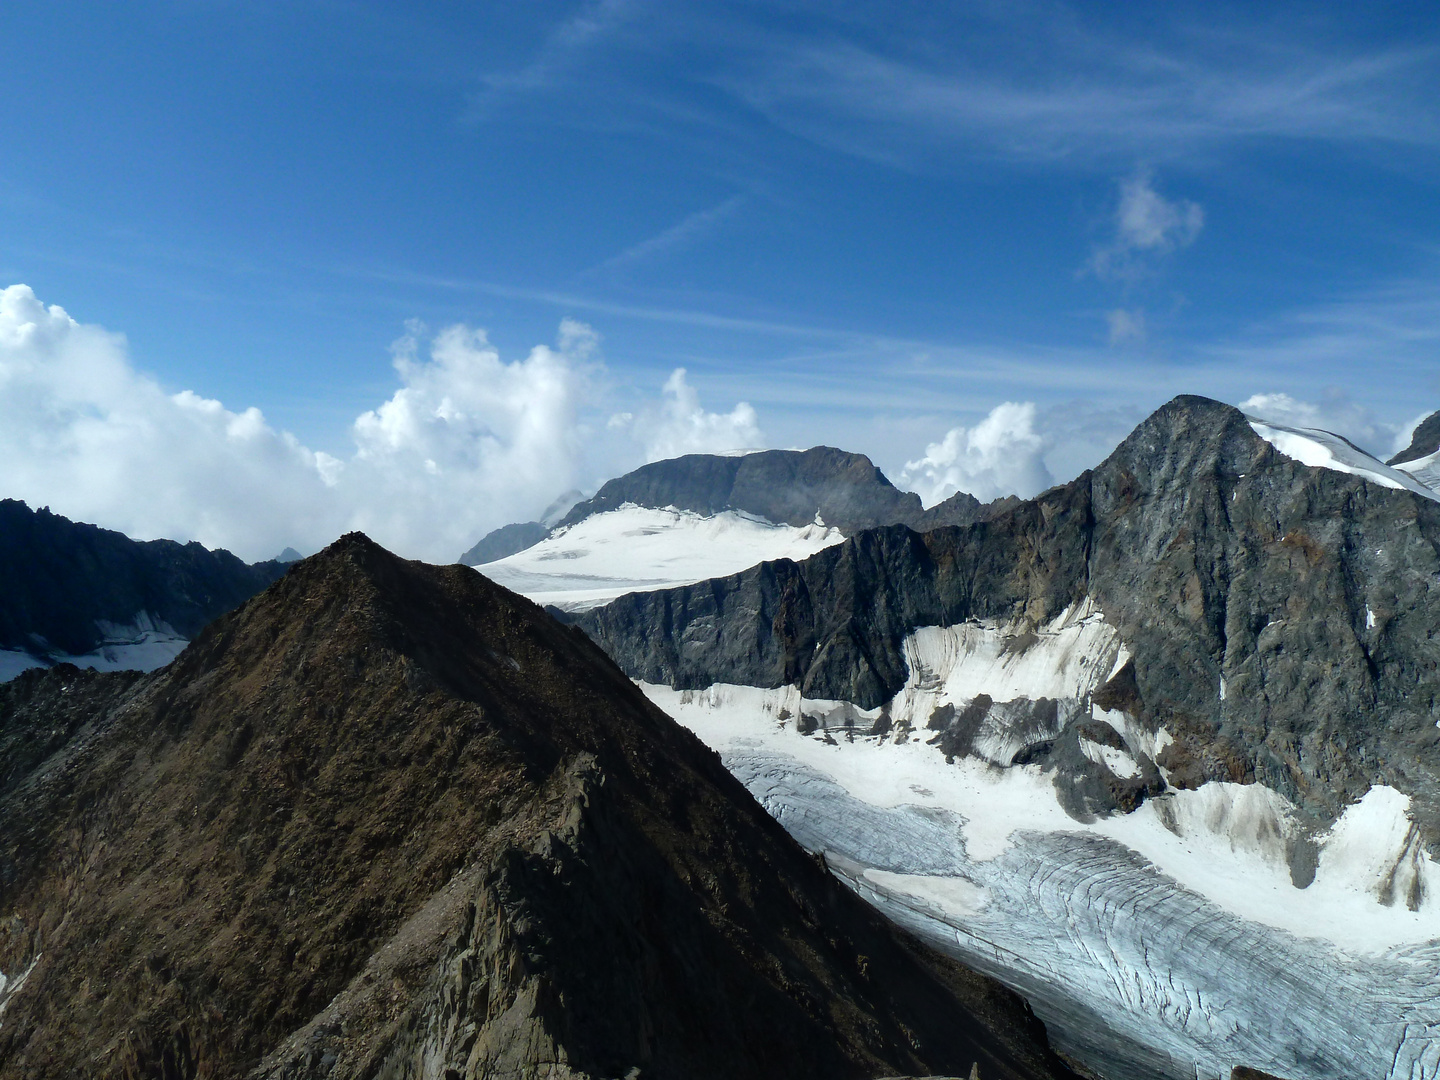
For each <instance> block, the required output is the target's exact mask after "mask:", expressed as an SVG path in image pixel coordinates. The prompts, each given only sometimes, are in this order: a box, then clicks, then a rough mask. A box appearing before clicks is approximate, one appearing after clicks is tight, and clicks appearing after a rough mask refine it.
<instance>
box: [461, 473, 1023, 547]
mask: <svg viewBox="0 0 1440 1080" xmlns="http://www.w3.org/2000/svg"><path fill="white" fill-rule="evenodd" d="M1018 501H1019V500H1017V499H1014V498H1013V497H1010V498H1006V499H998V500H996V501H995V502H993V503H989V504H985V505H982V504H981V503H980V502H979V500H977V499H976V498H975V497H974V496H973V495H967V494H965V493H964V492H957V493H956V494H954V495H952V496H950V498H948V499H946V500H945V501H944V502H941V503H939V504H937V505H936V506H932V507H931V508H930V509H929V510H926V509H925V508H924V506H923V505H921V502H920V496H918V495H916V494H915V493H914V492H910V491H900V490H898V489H897V488H896V487H895V486H894V485H893V484H891V483H890V481H889V480H888V479H886V477H885V474H884V473H882V472H881V471H880V470H879V469H877V468H876V467H875V465H874V464H873V463H872V462H871V461H870V459H869V458H867V457H866V456H865V455H863V454H851V453H847V452H846V451H844V450H836V449H835V448H834V447H830V446H817V447H814V448H812V449H810V450H763V451H759V452H757V453H753V454H745V455H743V456H738V457H736V456H726V455H719V454H687V455H686V456H684V457H678V458H671V459H669V460H667V461H656V462H652V463H650V464H649V465H643V466H641V467H640V468H638V469H636V470H635V471H634V472H630V473H626V474H625V475H624V476H621V477H617V478H616V479H614V480H610V481H607V482H606V483H605V484H604V486H602V487H601V488H600V490H599V491H598V492H596V493H595V495H594V496H593V497H592V498H590V499H586V500H585V501H583V502H579V503H576V504H575V505H574V506H573V507H572V508H571V509H570V511H569V512H568V513H567V514H565V516H564V517H563V518H561V519H560V520H559V521H558V522H556V524H555V528H564V527H565V526H567V525H574V524H575V523H577V522H579V521H583V520H584V519H585V518H587V517H589V516H590V515H592V514H600V513H604V512H605V511H607V510H616V509H619V508H620V507H621V506H623V505H624V504H625V503H634V504H636V505H637V506H649V507H656V508H664V507H667V506H674V507H676V508H678V509H680V510H691V511H694V512H695V513H697V514H706V515H710V514H718V513H721V512H723V511H726V510H739V511H742V512H744V513H747V514H754V515H756V516H758V517H762V518H765V519H766V520H767V521H772V522H775V523H776V524H784V525H808V524H810V523H811V522H813V521H814V520H815V518H816V516H817V515H818V516H819V517H820V518H821V519H822V520H823V521H824V522H825V524H826V525H830V526H833V527H835V528H837V529H839V530H840V531H841V532H843V533H846V534H849V533H854V532H857V531H859V530H862V529H869V528H874V527H876V526H880V525H895V524H902V525H908V526H910V527H911V528H913V529H918V530H925V529H932V528H936V527H938V526H941V525H967V524H969V523H971V522H974V521H980V520H983V519H984V518H986V517H989V516H991V515H993V514H995V513H998V512H1000V511H1002V510H1004V509H1008V508H1009V507H1010V506H1011V505H1013V504H1014V503H1017V502H1018ZM547 535H549V530H548V529H547V528H546V527H545V526H544V525H543V524H542V523H541V522H525V523H523V524H516V525H506V526H505V527H504V528H501V529H496V530H495V531H494V532H492V533H490V534H488V535H487V536H486V537H485V538H484V539H482V540H481V541H480V542H479V543H478V544H476V545H475V547H473V548H471V549H470V550H469V551H467V552H466V553H465V554H464V555H462V556H461V557H460V561H461V562H462V563H465V564H466V565H467V566H474V565H477V564H479V563H482V562H490V561H492V560H494V559H501V558H504V557H505V556H506V555H513V554H515V552H517V551H523V550H525V548H527V547H531V546H533V545H534V544H537V543H539V542H540V541H541V540H543V539H544V538H545V537H546V536H547ZM500 552H503V554H498V553H500Z"/></svg>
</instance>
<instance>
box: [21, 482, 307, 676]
mask: <svg viewBox="0 0 1440 1080" xmlns="http://www.w3.org/2000/svg"><path fill="white" fill-rule="evenodd" d="M284 572H285V566H284V565H283V564H282V563H280V562H278V561H275V560H271V561H269V562H263V563H255V564H253V565H247V564H246V563H244V562H241V561H240V560H239V559H237V558H236V557H235V556H234V555H232V554H230V552H228V551H210V550H208V549H207V548H205V547H202V546H201V545H200V544H197V543H189V544H177V543H176V542H175V541H173V540H148V541H143V542H142V541H138V540H131V539H130V538H129V537H128V536H125V535H123V534H121V533H117V532H112V531H111V530H109V529H101V528H98V527H96V526H94V525H83V524H80V523H78V522H74V521H69V520H67V519H66V518H63V517H60V516H59V515H58V514H52V513H50V512H49V510H45V509H41V510H31V509H30V508H29V507H27V506H26V505H25V504H24V503H23V502H18V501H16V500H14V499H3V500H0V649H25V650H35V651H37V652H40V653H43V652H45V651H47V650H52V649H53V650H55V651H58V652H61V653H72V654H77V653H87V652H90V651H91V650H92V649H94V648H96V646H98V645H99V644H100V643H101V641H102V640H103V639H104V633H103V631H102V629H101V628H100V624H101V623H106V622H108V623H115V624H123V623H129V622H130V621H131V620H133V619H134V618H135V617H136V615H137V614H138V613H140V612H144V613H146V614H147V615H148V616H149V617H150V618H151V619H153V620H154V621H155V622H157V623H162V622H163V623H167V624H169V625H170V626H171V627H173V628H174V629H175V630H176V631H177V632H178V633H179V634H181V635H182V636H185V637H189V636H191V635H194V634H196V633H199V631H200V629H201V628H202V627H203V626H204V625H205V624H206V623H208V622H209V621H210V620H211V619H214V618H215V617H216V616H218V615H221V614H223V613H224V612H226V611H229V610H230V609H231V608H233V607H235V606H237V605H238V604H240V603H243V602H244V601H245V600H248V599H249V598H250V597H251V596H254V595H255V593H257V592H259V591H260V590H261V589H263V588H264V587H265V586H266V585H269V584H270V583H271V582H272V581H274V580H275V579H276V578H277V577H279V576H280V575H281V574H283V573H284Z"/></svg>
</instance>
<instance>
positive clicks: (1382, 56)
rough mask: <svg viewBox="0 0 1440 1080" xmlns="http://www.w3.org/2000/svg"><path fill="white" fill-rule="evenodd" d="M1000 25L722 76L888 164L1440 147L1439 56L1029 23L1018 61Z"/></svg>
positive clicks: (1263, 36)
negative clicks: (1281, 148)
mask: <svg viewBox="0 0 1440 1080" xmlns="http://www.w3.org/2000/svg"><path fill="white" fill-rule="evenodd" d="M1061 10H1063V9H1061ZM1010 18H1013V19H1015V20H1017V21H1020V20H1025V19H1028V18H1033V13H1030V12H1026V11H1025V10H1023V9H1021V8H1016V9H1014V10H1013V13H1011V14H1010V15H1009V16H1008V17H1006V18H1002V19H1001V20H997V21H995V22H993V23H991V24H990V25H989V26H988V27H986V28H985V29H987V30H988V33H979V34H975V35H972V36H970V37H969V38H968V39H967V40H965V41H961V42H952V43H946V42H944V41H940V42H932V41H924V42H903V41H902V42H901V43H900V45H899V47H894V48H891V49H890V50H889V51H881V50H880V49H877V48H876V47H875V46H874V45H873V44H871V43H870V42H869V41H866V40H864V39H863V38H862V39H860V40H845V39H843V38H836V39H833V40H831V41H828V42H824V43H816V42H814V41H813V40H801V39H797V40H795V41H789V42H787V41H783V40H779V39H775V38H771V39H768V40H767V39H755V40H754V42H753V44H754V50H753V52H752V54H751V57H750V63H749V65H748V66H747V67H746V68H743V69H739V70H730V71H728V72H726V73H724V74H722V75H721V76H720V78H719V81H720V82H721V83H722V85H724V86H725V87H726V88H727V89H729V90H730V91H731V92H732V93H734V94H736V95H737V96H739V97H740V98H742V99H743V100H744V101H746V102H747V103H748V104H749V105H751V106H752V107H753V108H755V109H757V110H759V111H760V112H762V113H763V114H764V115H765V116H766V117H767V118H769V119H770V120H771V121H772V122H774V123H776V124H778V125H780V126H782V127H785V128H786V129H787V130H790V131H792V132H794V133H796V134H799V135H802V136H804V137H806V138H809V139H812V140H815V141H817V142H821V143H824V144H826V145H829V146H831V147H833V148H837V149H842V150H845V151H848V152H850V153H854V154H857V155H860V156H863V157H868V158H873V159H877V160H883V161H886V162H890V163H894V164H907V163H908V164H923V163H924V162H925V161H927V160H933V159H935V158H936V157H937V156H945V155H948V154H952V153H954V152H955V151H956V150H959V151H961V152H963V153H968V154H972V155H978V156H981V157H985V156H999V157H1004V158H1009V159H1018V160H1021V161H1031V162H1034V163H1037V164H1044V165H1048V166H1054V165H1057V164H1064V163H1066V162H1068V163H1070V164H1073V165H1080V166H1085V167H1090V166H1093V165H1095V164H1096V163H1104V162H1106V161H1113V160H1114V159H1115V158H1117V157H1119V158H1122V159H1123V158H1127V157H1128V158H1132V159H1133V158H1134V157H1137V156H1138V157H1148V158H1150V159H1152V160H1155V159H1163V158H1167V157H1174V156H1180V155H1188V154H1193V153H1195V152H1199V151H1205V150H1207V149H1210V148H1213V147H1215V146H1217V145H1219V144H1221V143H1224V142H1227V141H1234V140H1245V139H1255V138H1266V137H1270V138H1282V139H1306V140H1330V141H1342V142H1355V143H1392V144H1402V145H1411V146H1429V147H1434V146H1437V145H1440V107H1437V104H1436V102H1437V101H1440V97H1437V90H1440V78H1437V75H1436V72H1437V70H1440V68H1437V59H1440V53H1437V50H1436V49H1435V48H1433V47H1390V48H1381V49H1376V50H1373V51H1369V52H1366V51H1360V50H1357V49H1353V48H1347V47H1345V46H1343V45H1340V44H1336V43H1334V42H1318V43H1314V44H1310V45H1305V44H1289V45H1286V46H1284V47H1280V46H1278V45H1277V44H1276V38H1275V35H1274V32H1273V30H1269V29H1267V28H1266V27H1263V26H1255V27H1253V28H1252V29H1250V30H1248V31H1247V30H1245V29H1244V28H1242V29H1239V30H1232V31H1231V32H1230V33H1229V34H1228V35H1227V36H1226V37H1225V38H1224V39H1223V40H1222V39H1219V38H1218V37H1217V36H1216V35H1214V34H1213V33H1210V32H1207V31H1204V30H1200V29H1196V28H1194V27H1185V26H1180V27H1177V28H1175V29H1173V30H1172V31H1171V33H1170V34H1169V35H1168V36H1169V37H1171V38H1172V40H1173V41H1174V42H1175V43H1174V44H1172V45H1170V46H1169V47H1166V46H1161V45H1153V44H1150V43H1148V42H1146V41H1144V40H1141V39H1139V38H1137V37H1133V36H1125V35H1123V34H1121V33H1120V32H1118V31H1109V32H1099V31H1087V30H1085V29H1083V28H1081V27H1080V26H1079V24H1078V22H1077V20H1076V19H1075V18H1073V17H1057V18H1050V19H1044V18H1042V19H1038V20H1036V21H1035V22H1033V23H1029V24H1027V25H1026V27H1025V34H1024V40H1025V41H1026V43H1027V47H1028V48H1029V50H1030V55H1029V56H1027V57H1017V56H1016V52H1015V49H1014V48H1013V44H1011V43H1010V42H1008V41H1006V40H1005V36H1006V33H1007V31H1008V32H1011V33H1012V34H1013V31H1014V29H1015V28H1014V27H1013V26H1011V25H1009V19H1010ZM1293 37H1294V35H1291V40H1293Z"/></svg>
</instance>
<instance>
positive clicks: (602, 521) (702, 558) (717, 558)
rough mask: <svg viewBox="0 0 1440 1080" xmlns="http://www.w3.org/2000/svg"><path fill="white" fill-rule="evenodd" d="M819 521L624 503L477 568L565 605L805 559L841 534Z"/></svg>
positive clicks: (576, 606)
mask: <svg viewBox="0 0 1440 1080" xmlns="http://www.w3.org/2000/svg"><path fill="white" fill-rule="evenodd" d="M844 539H845V536H844V534H843V533H842V532H841V531H840V530H839V529H835V528H830V527H828V526H826V525H825V524H824V522H823V521H820V520H818V519H817V520H816V521H815V522H814V523H812V524H809V525H803V526H795V525H777V524H775V523H773V522H770V521H766V520H765V519H764V518H761V517H756V516H755V515H754V514H746V513H742V512H740V511H738V510H726V511H723V512H721V513H718V514H708V515H707V514H698V513H695V512H694V511H691V510H678V509H676V508H674V507H669V508H666V509H655V508H653V507H645V506H636V505H635V504H634V503H626V504H624V505H622V506H620V507H619V508H617V509H615V510H609V511H606V512H604V513H598V514H592V515H591V516H589V517H587V518H584V519H582V520H581V521H578V522H576V523H575V524H574V525H567V526H565V527H564V528H562V529H559V530H557V531H556V532H555V533H554V534H553V535H551V536H549V537H547V538H546V539H544V540H542V541H540V543H538V544H536V545H534V546H533V547H529V548H526V549H525V550H524V551H521V552H518V553H516V554H514V555H510V556H508V557H506V558H504V559H498V560H496V561H495V562H490V563H483V564H481V565H480V566H477V567H476V569H477V570H479V571H480V573H482V574H484V575H485V576H486V577H488V578H489V579H490V580H491V581H494V582H496V583H497V584H500V585H503V586H505V587H506V588H507V589H513V590H514V591H515V592H518V593H520V594H521V595H523V596H527V597H529V598H530V599H531V600H534V601H535V602H536V603H537V604H550V605H554V606H555V607H559V608H562V609H564V610H567V611H583V610H584V609H586V608H590V607H595V606H597V605H599V604H604V603H608V602H609V601H611V600H614V599H615V598H616V597H617V596H623V595H624V594H625V593H628V592H649V591H651V590H655V589H668V588H673V587H674V586H676V585H688V584H691V583H693V582H696V581H704V580H705V579H706V578H712V577H723V576H725V575H726V574H733V573H736V572H738V571H740V570H744V569H747V568H748V567H751V566H754V565H756V564H757V563H761V562H765V561H767V560H773V559H806V558H809V557H810V556H811V555H814V554H815V553H816V552H817V551H821V550H823V549H825V548H827V547H830V546H832V545H834V544H839V543H841V542H842V541H844Z"/></svg>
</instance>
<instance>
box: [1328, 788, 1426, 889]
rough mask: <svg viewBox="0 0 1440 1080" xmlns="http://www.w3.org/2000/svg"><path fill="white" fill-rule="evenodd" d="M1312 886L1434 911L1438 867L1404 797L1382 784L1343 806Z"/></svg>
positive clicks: (1406, 797)
mask: <svg viewBox="0 0 1440 1080" xmlns="http://www.w3.org/2000/svg"><path fill="white" fill-rule="evenodd" d="M1312 887H1313V888H1317V889H1322V890H1330V891H1335V892H1353V893H1357V894H1359V895H1362V896H1365V897H1367V898H1372V899H1374V900H1378V901H1379V902H1380V903H1381V904H1384V905H1386V906H1392V905H1399V906H1401V907H1406V908H1409V909H1410V910H1412V911H1414V910H1418V909H1434V908H1435V907H1436V903H1435V900H1436V897H1437V896H1440V867H1437V866H1436V864H1435V863H1434V862H1433V861H1432V860H1431V859H1430V858H1429V856H1427V855H1426V854H1425V849H1424V847H1423V845H1422V844H1421V842H1420V830H1419V827H1418V826H1417V825H1416V824H1415V822H1414V821H1412V820H1411V818H1410V796H1408V795H1406V794H1404V793H1402V792H1400V791H1397V790H1396V789H1395V788H1393V787H1388V786H1386V785H1383V784H1382V785H1378V786H1376V787H1372V788H1371V789H1370V790H1369V791H1367V792H1366V793H1365V795H1364V797H1362V798H1361V799H1360V801H1359V802H1356V803H1353V804H1352V805H1350V806H1348V807H1346V808H1345V812H1344V813H1343V814H1341V815H1340V820H1339V821H1337V822H1336V823H1335V825H1334V827H1333V828H1332V829H1331V830H1330V833H1329V835H1328V836H1327V837H1326V838H1325V840H1324V842H1323V845H1322V847H1321V849H1320V862H1319V865H1318V867H1317V868H1316V871H1315V884H1314V886H1312Z"/></svg>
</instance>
